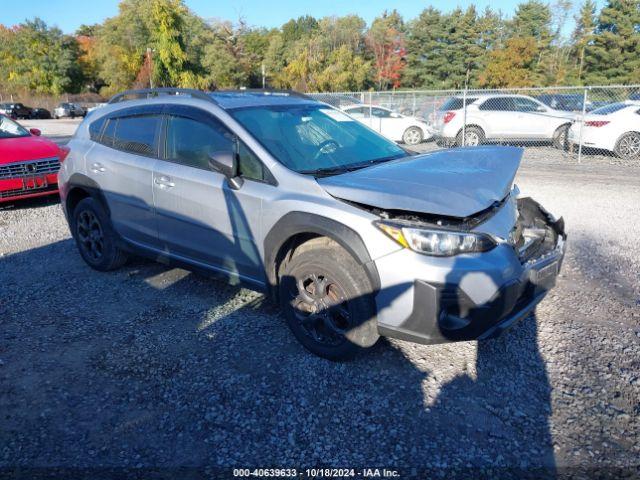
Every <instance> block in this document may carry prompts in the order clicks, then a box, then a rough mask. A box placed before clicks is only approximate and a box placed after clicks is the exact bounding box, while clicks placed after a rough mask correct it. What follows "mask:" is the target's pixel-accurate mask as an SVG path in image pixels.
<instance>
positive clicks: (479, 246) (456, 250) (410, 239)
mask: <svg viewBox="0 0 640 480" xmlns="http://www.w3.org/2000/svg"><path fill="white" fill-rule="evenodd" d="M376 226H377V227H378V228H379V229H380V230H382V231H383V232H384V233H386V234H387V235H388V236H389V237H391V238H392V239H393V240H395V241H396V242H397V243H399V244H400V245H402V246H403V247H405V248H410V249H411V250H413V251H414V252H418V253H423V254H425V255H432V256H436V257H451V256H453V255H460V254H462V253H477V252H486V251H487V250H491V249H492V248H493V247H495V246H496V242H495V241H494V240H493V239H492V238H491V237H489V236H488V235H485V234H482V233H473V232H461V231H455V230H441V229H435V228H422V227H416V226H410V227H409V226H403V225H399V224H395V223H387V222H376Z"/></svg>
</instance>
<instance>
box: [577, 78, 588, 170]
mask: <svg viewBox="0 0 640 480" xmlns="http://www.w3.org/2000/svg"><path fill="white" fill-rule="evenodd" d="M588 91H589V87H585V89H584V96H583V97H582V117H581V118H580V134H579V135H578V163H581V162H582V129H583V128H584V117H585V115H586V114H587V98H588V96H589V94H588Z"/></svg>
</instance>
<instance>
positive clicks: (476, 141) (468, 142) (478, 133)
mask: <svg viewBox="0 0 640 480" xmlns="http://www.w3.org/2000/svg"><path fill="white" fill-rule="evenodd" d="M464 136H465V141H464V146H465V147H477V146H478V145H482V144H483V143H484V131H483V130H482V129H481V128H480V127H467V128H465V129H464ZM462 146H463V145H462V130H460V132H458V135H456V147H462Z"/></svg>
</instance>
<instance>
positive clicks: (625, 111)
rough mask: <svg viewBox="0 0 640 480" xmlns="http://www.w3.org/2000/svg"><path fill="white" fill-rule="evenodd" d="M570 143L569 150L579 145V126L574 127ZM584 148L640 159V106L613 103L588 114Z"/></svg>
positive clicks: (568, 138)
mask: <svg viewBox="0 0 640 480" xmlns="http://www.w3.org/2000/svg"><path fill="white" fill-rule="evenodd" d="M567 141H568V143H569V146H574V145H579V144H580V122H575V123H574V124H573V125H572V126H571V128H570V129H569V133H568V135H567ZM582 147H583V148H584V147H587V148H597V149H600V150H608V151H610V152H613V153H615V154H616V155H617V156H618V157H620V158H625V159H640V103H638V102H624V103H612V104H610V105H605V106H604V107H600V108H597V109H596V110H593V111H592V112H589V113H588V114H587V115H586V116H585V118H584V127H583V128H582Z"/></svg>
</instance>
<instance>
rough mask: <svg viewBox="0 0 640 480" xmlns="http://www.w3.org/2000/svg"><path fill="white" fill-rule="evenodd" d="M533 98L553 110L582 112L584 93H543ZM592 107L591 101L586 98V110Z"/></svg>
mask: <svg viewBox="0 0 640 480" xmlns="http://www.w3.org/2000/svg"><path fill="white" fill-rule="evenodd" d="M535 98H536V99H537V100H540V101H541V102H542V103H544V104H545V105H547V106H549V107H551V108H553V109H554V110H562V111H565V112H582V104H583V103H584V95H583V94H581V93H544V94H542V95H536V96H535ZM592 109H593V106H592V103H591V102H590V101H589V100H587V103H586V111H587V112H588V111H590V110H592Z"/></svg>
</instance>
